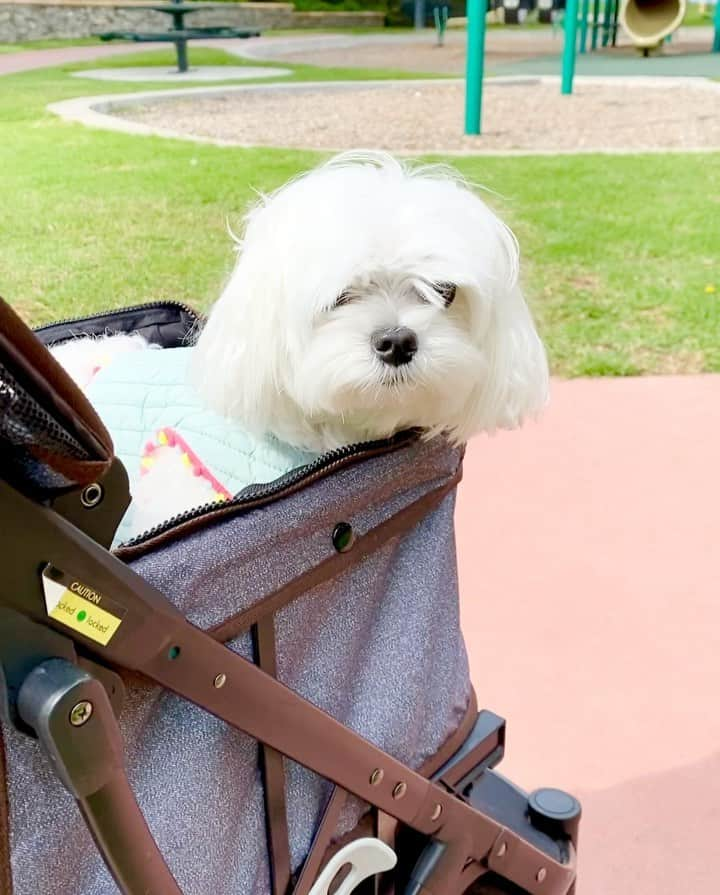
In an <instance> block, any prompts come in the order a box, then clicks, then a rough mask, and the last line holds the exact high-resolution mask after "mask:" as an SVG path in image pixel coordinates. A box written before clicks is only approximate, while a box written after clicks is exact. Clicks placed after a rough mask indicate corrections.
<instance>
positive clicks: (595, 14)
mask: <svg viewBox="0 0 720 895" xmlns="http://www.w3.org/2000/svg"><path fill="white" fill-rule="evenodd" d="M599 18H600V0H593V11H592V37H591V39H590V49H592V50H597V39H598V28H599V27H600V23H599V21H598V19H599Z"/></svg>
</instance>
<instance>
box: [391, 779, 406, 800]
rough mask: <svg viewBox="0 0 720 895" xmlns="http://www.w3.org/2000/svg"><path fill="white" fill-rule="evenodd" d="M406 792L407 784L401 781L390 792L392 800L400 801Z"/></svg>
mask: <svg viewBox="0 0 720 895" xmlns="http://www.w3.org/2000/svg"><path fill="white" fill-rule="evenodd" d="M406 792H407V783H403V782H402V780H401V781H400V783H398V784H397V785H396V787H395V789H393V791H392V797H393V798H394V799H401V798H402V797H403V796H404V795H405V793H406Z"/></svg>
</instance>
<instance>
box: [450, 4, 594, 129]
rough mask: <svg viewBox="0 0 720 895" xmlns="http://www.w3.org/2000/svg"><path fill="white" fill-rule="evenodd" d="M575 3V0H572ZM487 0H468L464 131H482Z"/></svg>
mask: <svg viewBox="0 0 720 895" xmlns="http://www.w3.org/2000/svg"><path fill="white" fill-rule="evenodd" d="M571 2H573V0H571ZM574 2H576V3H577V0H574ZM487 11H488V0H468V4H467V17H468V26H467V68H466V71H465V133H466V134H480V133H482V126H481V125H482V91H483V71H484V68H485V24H486V19H487Z"/></svg>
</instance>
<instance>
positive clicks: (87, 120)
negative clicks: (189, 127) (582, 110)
mask: <svg viewBox="0 0 720 895" xmlns="http://www.w3.org/2000/svg"><path fill="white" fill-rule="evenodd" d="M575 81H576V83H578V84H589V85H593V84H594V85H600V86H613V87H617V88H619V89H620V88H623V87H629V88H631V89H632V88H633V87H652V88H656V89H663V90H673V89H678V88H683V87H693V88H695V89H699V90H706V91H708V92H710V93H712V92H714V93H716V94H717V93H720V82H716V81H710V80H708V79H707V78H697V77H679V78H665V77H631V78H630V77H629V78H622V77H615V76H614V77H593V76H579V77H576V79H575ZM462 82H463V79H462V78H423V79H414V78H413V79H402V80H387V81H293V82H291V83H282V82H273V83H272V84H237V85H225V86H218V87H194V88H193V87H191V88H186V89H179V90H159V91H158V90H151V91H142V92H137V93H116V94H107V95H101V96H81V97H77V98H75V99H69V100H62V101H61V102H57V103H51V104H50V105H49V106H48V107H47V108H48V111H50V112H52V113H53V114H55V115H59V116H60V117H61V118H63V119H65V120H66V121H75V122H78V123H80V124H84V125H86V126H87V127H97V128H102V129H104V130H114V131H120V132H122V133H127V134H138V135H143V136H153V137H165V138H169V139H174V140H186V141H189V142H192V143H209V144H211V145H213V146H235V147H239V148H245V149H247V148H250V147H251V146H259V145H264V144H258V143H242V142H238V141H234V140H221V139H216V138H213V137H204V136H200V135H193V134H187V133H181V132H179V131H174V130H171V129H169V128H159V127H152V126H151V125H147V124H141V123H140V122H137V121H129V120H127V119H124V118H118V117H117V116H116V115H113V114H112V112H113V109H116V108H123V107H126V106H132V105H136V104H142V103H146V102H148V101H152V102H153V103H157V102H164V101H167V100H172V99H177V98H178V97H184V96H212V95H217V94H228V93H238V92H241V91H250V90H252V91H266V90H357V89H367V88H368V87H373V88H377V89H378V90H382V89H387V88H388V87H397V86H413V85H420V84H423V85H427V84H447V83H462ZM488 83H491V84H492V85H493V86H501V85H508V84H553V85H559V83H560V78H558V77H555V76H547V75H544V76H540V77H534V76H526V75H512V76H503V77H498V78H490V79H488ZM277 148H280V149H282V148H283V147H277ZM285 148H287V147H285ZM293 149H296V150H298V151H300V152H302V151H310V152H319V151H323V152H325V151H329V150H319V149H318V148H317V147H316V146H303V147H293ZM717 151H718V148H717V147H715V148H713V147H678V148H677V149H667V148H658V149H653V148H646V149H638V148H637V147H627V148H622V147H621V148H612V149H608V148H604V149H603V148H597V149H593V148H585V147H584V148H582V149H558V150H556V149H508V150H499V149H483V148H482V147H478V148H477V149H475V148H473V149H455V150H452V149H448V150H438V149H428V150H416V151H413V152H407V151H405V152H403V151H396V154H397V155H414V156H417V155H452V156H466V155H486V156H501V157H502V156H533V155H548V156H549V155H649V154H661V153H668V152H670V153H700V154H705V153H709V152H717Z"/></svg>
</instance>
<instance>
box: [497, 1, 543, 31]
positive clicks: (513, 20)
mask: <svg viewBox="0 0 720 895" xmlns="http://www.w3.org/2000/svg"><path fill="white" fill-rule="evenodd" d="M535 3H536V0H502V8H503V21H504V22H505V24H506V25H522V24H523V23H524V22H525V20H526V19H527V17H528V14H529V13H531V12H532V11H533V10H534V9H535Z"/></svg>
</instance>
